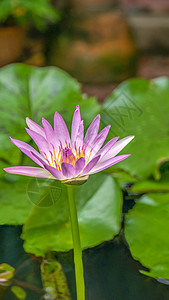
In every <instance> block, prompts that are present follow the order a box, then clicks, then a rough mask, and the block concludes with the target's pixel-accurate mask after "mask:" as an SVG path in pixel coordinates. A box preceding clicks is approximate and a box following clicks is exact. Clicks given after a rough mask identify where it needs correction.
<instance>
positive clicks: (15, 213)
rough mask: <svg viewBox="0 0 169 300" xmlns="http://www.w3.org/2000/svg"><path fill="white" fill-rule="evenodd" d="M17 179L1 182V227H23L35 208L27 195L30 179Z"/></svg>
mask: <svg viewBox="0 0 169 300" xmlns="http://www.w3.org/2000/svg"><path fill="white" fill-rule="evenodd" d="M14 178H15V175H14ZM16 178H17V179H16V181H13V182H12V181H11V182H7V181H5V180H0V225H4V224H8V225H22V224H23V223H24V222H25V221H26V219H27V217H28V216H29V214H30V212H31V210H32V208H33V205H32V203H31V202H30V201H29V198H28V194H27V186H28V182H29V178H25V177H23V178H21V179H20V180H19V178H18V176H16Z"/></svg>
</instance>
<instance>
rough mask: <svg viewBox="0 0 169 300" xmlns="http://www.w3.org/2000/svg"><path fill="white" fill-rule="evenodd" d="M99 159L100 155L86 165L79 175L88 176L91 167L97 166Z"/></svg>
mask: <svg viewBox="0 0 169 300" xmlns="http://www.w3.org/2000/svg"><path fill="white" fill-rule="evenodd" d="M99 159H100V155H98V156H95V157H94V158H93V159H92V160H91V161H90V162H89V163H88V164H87V166H86V167H85V168H84V170H83V172H82V174H81V175H85V174H88V173H89V172H90V170H91V169H93V167H94V166H95V165H96V164H97V162H98V161H99Z"/></svg>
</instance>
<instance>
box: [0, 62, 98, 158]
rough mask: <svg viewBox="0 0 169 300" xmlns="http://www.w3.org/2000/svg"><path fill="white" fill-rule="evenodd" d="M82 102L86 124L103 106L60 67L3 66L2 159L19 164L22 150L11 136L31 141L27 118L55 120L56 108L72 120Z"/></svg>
mask: <svg viewBox="0 0 169 300" xmlns="http://www.w3.org/2000/svg"><path fill="white" fill-rule="evenodd" d="M77 104H80V107H81V111H82V117H83V118H84V119H85V120H86V125H88V124H87V123H89V122H90V121H91V120H92V119H93V117H95V116H96V114H97V113H98V112H99V110H100V105H99V104H98V103H97V102H96V100H95V99H94V98H90V99H87V98H86V96H85V95H83V94H82V93H81V91H80V84H79V83H78V82H77V81H76V80H75V79H73V78H72V77H71V76H69V75H68V74H67V73H66V72H64V71H62V70H60V69H58V68H56V67H46V68H37V67H31V66H27V65H23V64H13V65H9V66H6V67H4V68H1V70H0V129H1V133H0V160H3V161H4V162H7V163H8V164H9V163H10V164H19V163H20V161H21V155H22V154H21V151H19V150H18V149H17V147H14V146H13V145H12V143H11V141H10V140H9V136H12V137H13V138H16V139H20V140H23V141H25V142H29V141H30V138H29V136H28V135H27V133H26V131H25V128H24V127H25V125H26V124H25V118H26V117H30V118H32V119H33V120H34V121H35V122H37V123H39V124H40V123H41V119H42V117H45V118H47V119H48V120H49V121H50V122H53V116H54V113H55V111H59V112H60V113H62V116H63V117H64V118H65V120H66V121H67V122H68V124H70V122H71V118H72V116H73V111H74V110H75V106H76V105H77Z"/></svg>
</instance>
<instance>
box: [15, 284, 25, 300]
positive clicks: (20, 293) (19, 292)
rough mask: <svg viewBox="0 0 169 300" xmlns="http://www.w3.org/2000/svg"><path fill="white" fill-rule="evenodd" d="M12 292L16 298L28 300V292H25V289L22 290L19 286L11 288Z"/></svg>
mask: <svg viewBox="0 0 169 300" xmlns="http://www.w3.org/2000/svg"><path fill="white" fill-rule="evenodd" d="M11 291H12V292H13V293H14V294H15V296H16V297H17V298H18V299H19V300H25V299H26V292H25V291H24V289H22V288H21V287H19V286H16V285H13V286H12V287H11Z"/></svg>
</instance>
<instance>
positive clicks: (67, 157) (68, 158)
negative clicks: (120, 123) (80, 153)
mask: <svg viewBox="0 0 169 300" xmlns="http://www.w3.org/2000/svg"><path fill="white" fill-rule="evenodd" d="M62 162H66V163H68V164H71V165H74V164H75V162H76V157H75V156H74V154H73V152H72V150H71V149H70V148H68V147H66V148H64V149H63V150H62V156H61V158H60V163H62Z"/></svg>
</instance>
